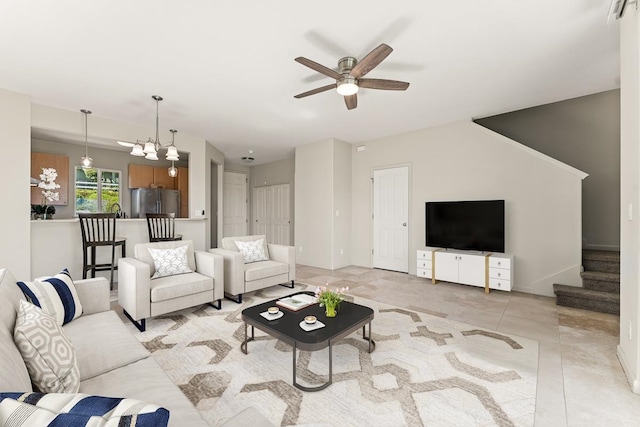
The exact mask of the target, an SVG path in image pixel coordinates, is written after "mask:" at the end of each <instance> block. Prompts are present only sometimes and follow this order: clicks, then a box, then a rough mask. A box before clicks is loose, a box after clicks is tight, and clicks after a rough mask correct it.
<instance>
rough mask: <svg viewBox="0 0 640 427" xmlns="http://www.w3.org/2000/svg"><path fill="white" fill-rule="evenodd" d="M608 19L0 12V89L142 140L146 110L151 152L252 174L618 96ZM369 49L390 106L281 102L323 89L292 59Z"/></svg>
mask: <svg viewBox="0 0 640 427" xmlns="http://www.w3.org/2000/svg"><path fill="white" fill-rule="evenodd" d="M609 4H610V0H562V1H558V0H537V1H513V0H482V1H478V0H457V1H455V2H449V1H425V0H410V1H405V0H398V1H388V0H385V1H381V0H366V1H365V0H351V1H334V0H325V1H323V2H308V1H301V0H263V1H259V0H254V1H247V0H235V1H225V2H222V1H211V0H190V1H182V2H179V1H167V0H164V1H161V0H136V1H131V0H128V1H123V0H100V1H83V0H73V1H71V0H58V1H55V2H52V1H49V0H29V1H24V0H3V1H2V2H1V3H0V58H2V66H1V67H0V87H1V88H5V89H9V90H14V91H17V92H22V93H26V94H29V95H31V97H32V101H33V102H34V103H38V104H44V105H49V106H54V107H59V108H63V109H69V110H79V109H81V108H88V109H91V110H92V111H93V114H94V115H97V116H102V117H107V118H113V119H116V120H121V121H125V122H132V123H149V125H150V126H153V125H154V120H155V104H154V101H153V100H152V99H151V95H155V94H157V95H161V96H163V97H164V99H165V100H164V101H163V102H162V103H160V127H161V130H162V134H161V136H162V139H163V141H164V140H167V141H168V140H170V137H169V133H168V129H169V128H176V129H178V130H179V132H185V133H189V134H192V135H198V136H201V137H204V138H205V139H206V140H207V141H209V142H210V143H211V144H213V145H214V146H215V147H217V148H218V149H220V150H221V151H222V152H224V154H225V157H226V161H227V162H229V163H241V161H240V157H241V156H244V155H246V154H247V152H248V150H254V157H255V158H256V161H255V162H254V163H253V164H261V163H266V162H270V161H274V160H279V159H283V158H286V157H291V156H292V155H293V151H294V147H296V146H298V145H302V144H307V143H310V142H315V141H320V140H326V139H328V138H337V139H340V140H343V141H346V142H349V143H360V142H363V141H368V140H372V139H376V138H381V137H384V136H389V135H394V134H399V133H403V132H407V131H411V130H415V129H421V128H426V127H430V126H434V125H439V124H444V123H449V122H452V121H457V120H465V119H471V118H479V117H486V116H489V115H493V114H497V113H504V112H508V111H514V110H518V109H522V108H526V107H532V106H536V105H541V104H545V103H550V102H554V101H559V100H563V99H568V98H574V97H578V96H583V95H588V94H592V93H596V92H602V91H605V90H610V89H615V88H618V87H619V86H620V81H619V75H620V70H619V36H618V34H619V21H612V22H611V23H610V24H607V14H608V9H609ZM627 13H628V12H627ZM380 43H386V44H388V45H390V46H391V47H392V48H393V49H394V51H393V52H392V53H391V55H390V56H389V57H387V59H386V60H384V61H383V62H382V63H381V64H380V65H379V66H378V67H377V68H375V69H374V70H373V71H371V72H370V73H369V74H368V75H367V77H368V78H383V79H393V80H402V81H407V82H410V83H411V85H410V86H409V88H408V90H407V91H406V92H396V91H380V90H371V89H361V91H360V92H359V93H358V108H356V109H354V110H351V111H349V110H347V109H346V107H345V103H344V101H343V98H342V97H341V96H339V95H338V94H337V93H336V92H335V91H333V90H331V91H327V92H323V93H320V94H317V95H313V96H310V97H307V98H303V99H294V97H293V96H294V95H296V94H298V93H301V92H305V91H307V90H311V89H314V88H316V87H320V86H324V85H327V84H331V83H333V82H334V81H333V80H331V79H330V78H328V77H324V76H322V75H321V74H318V73H316V72H314V71H313V70H311V69H309V68H307V67H305V66H303V65H301V64H298V63H296V62H295V61H294V58H296V57H298V56H304V57H306V58H309V59H311V60H313V61H316V62H318V63H320V64H323V65H325V66H327V67H329V68H333V69H337V64H338V60H339V59H340V58H341V57H343V56H355V57H356V58H358V59H361V58H362V57H363V56H364V55H366V54H367V53H368V52H369V51H371V50H372V49H373V48H374V47H376V46H378V45H379V44H380ZM79 114H80V113H79ZM165 134H166V136H165ZM179 135H180V133H178V135H177V137H176V145H178V147H179V145H180V142H179ZM148 136H149V135H141V139H146V138H147V137H148ZM107 143H112V144H113V146H114V148H115V146H116V144H115V142H107Z"/></svg>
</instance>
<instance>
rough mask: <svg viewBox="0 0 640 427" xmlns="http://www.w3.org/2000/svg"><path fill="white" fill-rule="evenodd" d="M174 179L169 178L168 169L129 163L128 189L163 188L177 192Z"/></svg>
mask: <svg viewBox="0 0 640 427" xmlns="http://www.w3.org/2000/svg"><path fill="white" fill-rule="evenodd" d="M176 181H177V180H176V178H172V177H170V176H169V169H168V168H165V167H159V166H147V165H138V164H134V163H129V188H165V189H167V190H177V189H178V185H177V182H176Z"/></svg>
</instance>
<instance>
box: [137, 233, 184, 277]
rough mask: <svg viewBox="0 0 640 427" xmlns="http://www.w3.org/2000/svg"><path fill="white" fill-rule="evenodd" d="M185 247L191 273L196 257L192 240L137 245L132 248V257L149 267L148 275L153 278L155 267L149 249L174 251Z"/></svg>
mask: <svg viewBox="0 0 640 427" xmlns="http://www.w3.org/2000/svg"><path fill="white" fill-rule="evenodd" d="M184 245H187V262H188V264H189V268H190V269H191V270H193V271H196V257H195V255H194V252H193V241H192V240H176V241H171V242H153V243H138V244H136V245H134V246H133V256H134V257H135V258H137V259H138V260H140V261H142V262H144V263H146V264H147V265H149V269H150V270H151V272H150V274H151V275H152V276H153V275H154V274H155V272H156V268H155V265H154V263H153V258H151V254H150V253H149V248H154V249H175V248H177V247H179V246H184Z"/></svg>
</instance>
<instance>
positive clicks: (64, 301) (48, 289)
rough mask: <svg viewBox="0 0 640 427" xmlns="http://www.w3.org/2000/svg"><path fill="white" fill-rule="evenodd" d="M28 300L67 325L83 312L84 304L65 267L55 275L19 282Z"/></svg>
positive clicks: (60, 322) (59, 323)
mask: <svg viewBox="0 0 640 427" xmlns="http://www.w3.org/2000/svg"><path fill="white" fill-rule="evenodd" d="M18 286H19V287H20V289H21V290H22V293H23V294H24V295H25V297H26V298H27V300H29V302H31V303H32V304H33V305H35V306H38V307H40V308H41V309H42V310H43V311H44V312H45V313H47V314H50V315H51V316H53V317H55V319H56V321H57V322H58V325H65V324H67V323H69V322H71V321H72V320H73V319H75V318H77V317H79V316H80V315H81V314H82V305H81V304H80V298H78V293H77V292H76V287H75V285H74V284H73V280H71V275H70V274H69V271H68V270H67V269H66V268H65V269H64V270H62V271H61V272H60V273H59V274H56V275H55V276H53V277H39V278H38V279H36V280H35V281H33V282H18Z"/></svg>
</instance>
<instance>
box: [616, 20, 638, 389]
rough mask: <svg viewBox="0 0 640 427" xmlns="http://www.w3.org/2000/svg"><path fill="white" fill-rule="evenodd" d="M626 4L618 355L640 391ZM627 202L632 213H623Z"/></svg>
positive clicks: (632, 77)
mask: <svg viewBox="0 0 640 427" xmlns="http://www.w3.org/2000/svg"><path fill="white" fill-rule="evenodd" d="M639 19H640V18H639V15H638V13H635V10H634V9H633V8H631V10H629V11H628V12H627V13H626V14H625V16H624V18H622V21H621V23H620V82H621V88H620V104H621V115H620V121H621V123H620V190H621V191H620V205H621V206H620V212H621V218H620V345H619V346H618V358H619V360H620V362H621V364H622V367H623V368H624V371H625V373H626V375H627V378H628V380H629V383H630V384H631V389H632V390H633V391H634V392H635V393H640V331H639V330H638V329H639V326H640V292H639V291H638V280H639V278H640V274H639V269H640V242H639V237H640V221H639V219H640V218H639V216H638V215H640V197H639V194H638V186H640V167H639V166H638V164H639V162H640V150H639V146H640V121H638V117H639V116H640V82H639V79H640V25H639ZM629 206H631V209H632V213H633V219H632V220H629V218H628V217H627V215H628V214H627V212H628V210H627V209H628V207H629Z"/></svg>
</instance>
